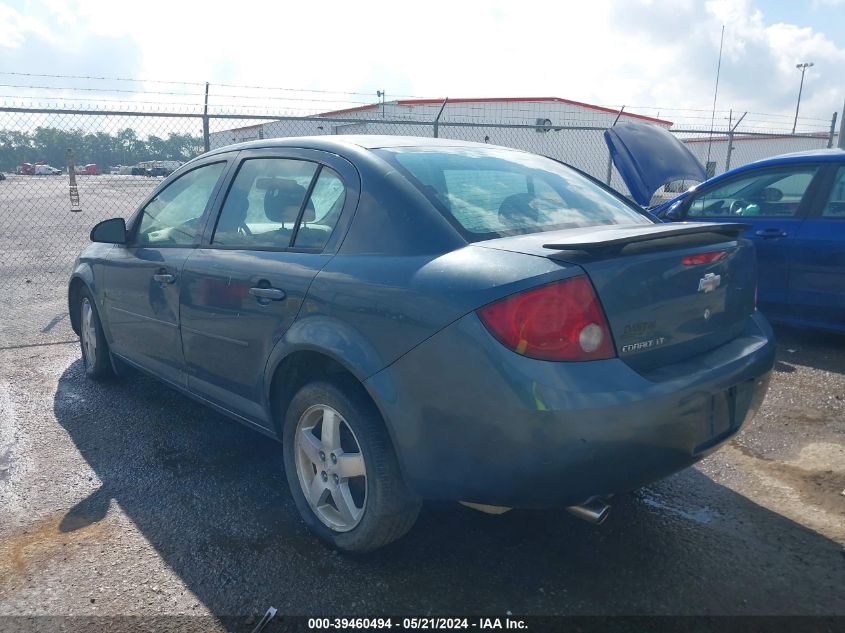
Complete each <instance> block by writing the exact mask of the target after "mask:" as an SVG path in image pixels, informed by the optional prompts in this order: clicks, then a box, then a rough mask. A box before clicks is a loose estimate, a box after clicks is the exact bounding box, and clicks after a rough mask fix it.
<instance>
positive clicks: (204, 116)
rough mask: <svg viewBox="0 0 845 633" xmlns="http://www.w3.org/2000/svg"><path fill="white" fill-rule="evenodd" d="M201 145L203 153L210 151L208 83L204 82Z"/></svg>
mask: <svg viewBox="0 0 845 633" xmlns="http://www.w3.org/2000/svg"><path fill="white" fill-rule="evenodd" d="M202 144H203V147H205V151H206V152H208V151H209V150H210V149H211V139H210V138H209V135H208V82H207V81H206V82H205V105H204V106H203V108H202Z"/></svg>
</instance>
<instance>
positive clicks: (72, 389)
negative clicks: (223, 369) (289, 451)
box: [54, 361, 845, 616]
mask: <svg viewBox="0 0 845 633" xmlns="http://www.w3.org/2000/svg"><path fill="white" fill-rule="evenodd" d="M81 403H84V404H81ZM54 411H55V416H56V419H57V420H58V422H59V424H61V426H62V427H64V429H65V430H66V431H67V433H68V434H69V436H70V438H71V439H72V441H73V442H74V443H75V445H76V447H77V449H78V450H79V451H80V453H81V454H82V456H83V457H84V458H85V459H86V460H87V462H88V464H90V466H91V468H92V469H93V470H94V471H95V473H96V475H97V477H98V478H99V480H100V481H101V482H102V485H101V486H100V487H99V488H98V489H97V490H95V491H94V492H93V493H91V494H90V495H89V496H88V497H87V498H85V499H83V500H82V501H80V502H79V503H77V504H76V506H74V507H73V508H72V509H71V510H70V511H68V512H67V514H66V515H65V517H64V519H63V520H62V521H61V526H60V529H61V530H64V531H74V530H77V529H80V528H81V527H85V526H88V525H91V524H93V523H96V522H99V521H102V520H103V519H104V518H105V517H107V515H108V513H109V512H114V511H116V510H115V505H114V504H113V503H112V500H114V501H115V502H116V504H117V505H118V506H119V508H120V510H121V511H122V512H124V513H125V514H126V515H127V516H128V517H129V518H130V519H131V520H132V522H133V523H134V524H135V525H136V526H137V528H138V530H140V532H141V533H142V534H143V536H144V537H145V538H146V540H147V541H148V542H149V544H150V545H151V546H152V547H153V548H155V550H156V552H157V553H158V554H159V556H160V557H161V558H162V560H163V561H164V563H165V564H166V565H167V566H169V567H170V568H171V569H172V570H173V572H175V573H176V574H178V576H179V578H180V579H181V581H182V582H183V583H184V585H185V587H186V589H187V590H189V591H191V592H192V593H193V594H194V595H195V596H196V597H197V598H198V600H200V601H201V602H202V603H203V604H204V605H205V606H206V607H207V608H208V609H209V610H210V611H211V612H212V613H214V614H215V615H218V616H225V615H245V614H261V613H263V612H264V611H265V610H266V609H267V607H268V606H270V605H272V606H274V607H276V608H278V609H279V610H280V613H284V614H302V615H330V614H335V615H353V614H357V615H361V616H373V615H381V614H394V615H397V614H412V615H417V616H420V615H429V614H431V615H438V614H439V615H443V614H450V613H468V612H469V613H474V614H496V615H501V616H503V615H505V613H506V612H508V611H510V612H513V613H517V614H613V613H621V614H689V613H692V614H713V613H770V614H780V613H807V614H830V613H840V614H845V595H843V594H842V592H841V591H839V589H841V587H843V586H845V559H843V556H842V554H841V552H840V550H841V549H842V548H841V546H839V545H837V544H836V543H835V542H833V541H831V540H829V539H827V538H825V537H823V536H821V535H819V534H818V533H816V532H813V531H812V530H809V529H807V528H805V527H803V526H802V525H800V524H798V523H795V522H793V521H791V520H789V519H787V518H784V517H783V516H781V515H779V514H776V513H774V512H771V511H769V510H767V509H766V508H763V507H761V506H759V505H756V504H755V503H753V502H751V501H749V500H748V499H746V498H745V497H742V496H740V495H738V494H736V493H734V492H732V491H731V490H730V489H728V488H726V487H723V486H721V485H718V484H716V483H714V482H713V481H712V480H711V479H709V478H708V477H707V476H705V475H704V474H702V473H701V472H699V471H698V470H695V469H688V470H686V471H684V472H682V473H679V474H677V475H675V476H673V477H671V478H669V479H667V480H665V481H663V482H661V483H659V484H657V485H655V486H652V487H650V488H649V489H647V490H646V491H641V492H639V493H636V494H634V495H628V496H625V497H620V498H619V499H617V500H616V502H615V503H614V510H613V512H612V513H611V516H610V518H609V519H608V521H607V522H606V523H605V524H604V525H602V526H593V525H590V524H587V523H584V522H582V521H579V520H578V519H575V518H573V517H571V516H570V515H569V514H567V513H566V512H565V511H563V510H549V511H542V512H541V511H530V512H529V511H513V512H510V513H508V514H505V515H502V516H488V515H483V514H481V513H478V512H475V511H473V510H469V509H466V508H463V507H461V506H458V505H457V504H452V503H427V504H426V505H425V506H424V508H423V510H422V513H421V515H420V518H419V520H418V522H417V524H416V526H415V527H414V528H413V529H412V531H411V532H410V533H409V534H408V535H407V536H406V537H405V538H403V539H402V540H400V541H399V542H397V543H395V544H393V545H391V546H389V547H387V548H384V549H383V550H380V551H378V552H375V553H373V554H370V555H367V556H345V555H340V554H338V553H336V552H334V551H332V550H330V549H328V548H327V547H325V546H323V545H322V544H321V543H320V542H319V541H317V540H316V539H315V538H314V537H313V536H312V535H311V534H310V532H309V531H308V530H307V529H306V528H305V526H304V524H303V523H302V522H301V520H300V519H299V517H298V515H297V511H296V508H295V506H294V504H293V501H292V499H291V496H290V493H289V491H288V489H287V483H286V480H285V478H284V476H283V473H282V470H281V459H280V454H281V451H280V446H279V445H278V444H277V443H275V442H274V441H272V440H270V439H268V438H265V437H263V436H261V435H259V434H257V433H255V432H253V431H250V430H249V429H247V428H244V427H242V426H240V425H238V424H236V423H234V422H231V421H229V420H227V419H225V418H224V417H222V416H220V415H218V414H216V413H213V412H211V411H210V410H208V409H207V408H205V407H203V406H201V405H199V404H197V403H195V402H193V401H192V400H190V399H188V398H186V397H184V396H182V395H180V394H178V393H176V392H174V391H172V390H170V389H168V388H166V387H164V386H162V385H161V384H160V383H158V382H156V381H154V380H152V379H150V378H148V377H145V376H142V375H137V376H133V377H132V378H131V379H126V380H121V381H116V382H113V383H108V384H94V383H91V382H90V381H88V380H86V379H85V378H84V372H83V369H82V364H81V362H79V361H76V362H74V363H73V364H71V365H70V366H69V367H68V368H67V369H66V370H65V371H64V373H63V375H62V376H61V378H60V380H59V384H58V388H57V391H56V394H55V398H54ZM548 485H549V486H554V485H555V482H554V481H549V482H548ZM110 508H111V509H110ZM117 569H119V567H118V568H117ZM117 573H119V572H117ZM106 581H107V579H102V580H101V581H100V582H106Z"/></svg>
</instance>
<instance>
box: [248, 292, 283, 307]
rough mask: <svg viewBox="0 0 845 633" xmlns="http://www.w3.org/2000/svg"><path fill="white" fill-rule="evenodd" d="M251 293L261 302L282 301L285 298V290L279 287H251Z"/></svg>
mask: <svg viewBox="0 0 845 633" xmlns="http://www.w3.org/2000/svg"><path fill="white" fill-rule="evenodd" d="M249 294H251V295H252V296H253V297H255V298H256V299H258V301H259V303H261V302H262V300H263V301H264V303H266V302H268V301H281V300H282V299H284V298H285V291H284V290H279V289H278V288H250V289H249Z"/></svg>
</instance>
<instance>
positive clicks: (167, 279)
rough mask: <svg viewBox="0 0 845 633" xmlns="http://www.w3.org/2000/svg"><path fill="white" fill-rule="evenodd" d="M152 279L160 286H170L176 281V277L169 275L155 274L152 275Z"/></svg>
mask: <svg viewBox="0 0 845 633" xmlns="http://www.w3.org/2000/svg"><path fill="white" fill-rule="evenodd" d="M153 279H155V280H156V281H157V282H158V283H160V284H172V283H173V282H174V281H176V275H171V274H170V273H156V274H155V275H153Z"/></svg>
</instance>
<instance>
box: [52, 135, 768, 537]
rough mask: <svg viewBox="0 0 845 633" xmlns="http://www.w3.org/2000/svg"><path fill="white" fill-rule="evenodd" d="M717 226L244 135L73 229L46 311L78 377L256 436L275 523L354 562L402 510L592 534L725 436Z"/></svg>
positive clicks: (751, 264)
mask: <svg viewBox="0 0 845 633" xmlns="http://www.w3.org/2000/svg"><path fill="white" fill-rule="evenodd" d="M743 230H744V226H743V225H737V224H728V223H725V224H718V225H717V224H714V223H678V224H664V223H659V222H655V221H654V220H653V219H651V218H650V217H649V216H648V215H647V214H645V213H644V212H643V211H642V209H640V208H638V207H637V206H635V205H634V204H632V203H630V202H629V201H628V200H626V199H625V198H623V197H622V196H620V195H619V194H617V193H616V192H614V191H612V190H610V189H609V188H607V187H605V186H604V185H602V184H601V183H599V182H598V181H596V180H594V179H592V178H590V177H588V176H586V175H584V174H582V173H581V172H579V171H578V170H576V169H573V168H570V167H568V166H566V165H563V164H562V163H558V162H556V161H553V160H550V159H548V158H543V157H540V156H537V155H534V154H529V153H526V152H520V151H516V150H510V149H506V148H500V147H495V146H490V145H486V144H474V143H468V142H459V141H447V140H442V139H441V140H438V139H431V138H411V137H392V136H385V137H380V136H348V137H345V136H321V137H312V138H291V139H272V140H261V141H254V142H251V143H245V144H240V145H235V146H230V147H226V148H222V149H219V150H215V151H212V152H209V153H207V154H204V155H203V156H201V157H199V158H196V159H194V160H193V161H191V162H189V163H187V164H185V165H183V166H182V167H181V168H180V169H179V170H177V171H176V172H175V173H174V174H173V175H171V176H170V177H169V178H167V179H166V180H164V181H163V182H162V183H161V184H160V185H159V186H158V187H157V188H156V189H155V191H154V192H153V193H152V194H151V195H150V197H149V198H148V199H147V200H146V201H145V202H144V203H143V204H142V205H141V206H140V207H139V209H138V210H137V211H136V212H135V213H134V214H133V215H132V217H131V218H130V219H129V220H128V222H124V220H123V218H114V219H111V220H106V221H104V222H101V223H99V224H98V225H97V226H95V227H94V228H93V230H92V232H91V239H92V241H93V244H91V245H89V246H88V247H87V248H85V249H84V251H83V252H82V253H81V255H80V257H79V259H78V261H77V262H76V264H75V266H74V270H73V273H72V276H71V278H70V283H69V288H68V307H69V311H70V320H71V324H72V326H73V328H74V330H75V331H76V332H77V333H78V334H79V336H80V343H81V349H82V358H83V363H84V367H85V372H86V374H87V375H88V376H89V377H90V378H92V379H102V378H106V377H108V376H110V375H112V374H113V373H115V372H117V373H122V372H123V371H124V369H125V368H126V367H127V366H130V367H135V368H138V369H141V370H143V371H146V372H148V373H150V374H152V375H154V376H156V377H158V378H159V379H161V380H162V381H164V382H166V383H167V384H169V385H171V386H173V387H174V388H176V389H178V390H180V391H182V392H184V393H186V394H188V395H190V396H192V397H194V398H196V399H197V400H199V401H201V402H203V403H205V404H207V405H209V406H211V407H212V408H214V409H216V410H218V411H221V412H223V413H225V414H226V415H228V416H230V417H232V418H234V419H236V420H238V421H240V422H242V423H244V424H246V425H247V426H250V427H251V428H254V429H256V430H257V431H259V432H261V433H264V434H266V435H267V436H269V437H272V438H275V439H279V440H282V447H281V449H280V450H281V452H282V455H283V460H284V465H285V472H286V476H287V480H288V483H289V486H290V490H291V493H292V495H293V498H294V501H295V503H296V506H297V508H298V510H299V512H300V513H301V515H302V518H303V520H304V521H305V522H306V523H307V525H308V526H309V527H310V528H311V529H312V530H313V531H314V532H315V533H316V534H317V535H319V536H320V537H321V538H322V539H324V540H326V541H327V542H329V543H331V544H332V545H334V546H335V547H337V548H339V549H341V550H345V551H368V550H372V549H375V548H377V547H380V546H383V545H385V544H387V543H389V542H391V541H393V540H395V539H396V538H399V537H400V536H401V535H403V534H404V533H405V532H406V531H407V530H408V529H410V527H411V526H412V524H413V523H414V521H415V518H416V516H417V513H418V510H419V507H420V503H421V499H447V500H456V501H462V502H466V503H468V504H471V505H473V506H474V507H476V508H479V509H487V510H493V511H502V510H504V509H507V508H511V507H520V508H543V507H549V506H566V507H568V508H569V509H570V510H571V511H572V512H573V513H574V514H576V515H578V516H581V517H583V518H588V519H590V520H592V521H594V522H600V521H601V520H602V519H603V518H604V517H605V516H606V515H607V512H608V509H609V506H608V504H607V500H608V499H609V498H610V497H611V496H612V495H614V494H617V493H621V492H625V491H629V490H633V489H636V488H638V487H640V486H643V485H645V484H647V483H649V482H652V481H655V480H657V479H660V478H662V477H665V476H667V475H669V474H671V473H673V472H676V471H678V470H680V469H683V468H685V467H687V466H689V465H690V464H693V463H695V462H696V461H698V460H700V459H701V458H703V457H704V456H706V455H708V454H710V453H711V452H712V451H714V450H716V449H717V448H718V447H719V446H720V445H722V444H723V443H724V442H725V441H727V440H728V439H729V438H730V437H732V436H733V435H734V434H735V433H736V432H737V431H738V430H739V429H740V427H741V426H742V424H743V423H744V422H745V421H746V420H748V419H749V418H750V417H752V416H753V415H754V413H755V411H756V410H757V408H758V407H759V405H760V403H761V401H762V399H763V397H764V395H765V393H766V389H767V385H768V379H769V374H770V371H771V369H772V366H773V363H774V344H773V340H772V333H771V329H770V328H769V325H768V324H767V322H766V320H765V318H764V317H763V316H762V315H761V314H760V313H759V312H757V311H756V309H755V306H754V295H755V257H754V248H753V245H752V244H751V243H750V242H749V241H748V240H745V239H742V238H739V237H738V233H739V232H741V231H743Z"/></svg>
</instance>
